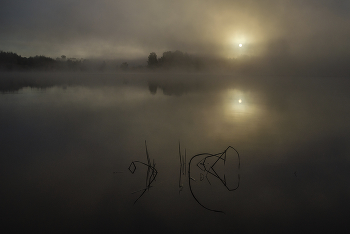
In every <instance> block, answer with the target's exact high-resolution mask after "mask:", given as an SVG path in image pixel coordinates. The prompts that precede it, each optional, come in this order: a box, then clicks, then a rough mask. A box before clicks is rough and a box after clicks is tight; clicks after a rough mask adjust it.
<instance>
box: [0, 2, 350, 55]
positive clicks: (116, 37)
mask: <svg viewBox="0 0 350 234" xmlns="http://www.w3.org/2000/svg"><path fill="white" fill-rule="evenodd" d="M349 7H350V4H349V2H348V1H344V0H336V1H332V2H331V3H330V2H329V1H314V0H307V1H286V0H284V1H277V0H269V1H257V0H247V1H228V0H218V1H198V0H186V1H184V0H179V1H176V2H174V1H160V0H153V1H130V0H128V1H126V0H125V1H124V0H119V1H108V0H101V1H92V0H86V1H76V0H72V1H56V0H55V1H49V2H48V1H43V0H34V1H23V0H11V1H10V0H4V1H1V3H0V30H1V32H2V33H1V36H0V45H1V48H0V49H1V50H3V51H13V52H17V53H19V54H21V55H22V56H33V55H45V56H49V57H53V58H55V57H57V56H60V55H62V54H65V55H66V56H68V57H76V58H82V57H83V58H88V57H103V58H121V59H136V58H145V57H147V55H148V54H149V53H150V52H155V53H157V54H158V55H161V54H162V53H163V52H165V51H175V50H181V51H183V52H187V53H190V54H193V55H201V56H202V55H210V56H217V57H222V58H236V57H238V56H240V55H250V56H262V57H266V56H268V57H271V56H272V57H274V56H278V57H283V58H284V57H287V58H288V57H289V56H293V57H296V58H297V59H303V60H306V61H309V60H312V59H315V58H320V57H321V58H324V59H328V60H337V58H339V59H340V60H341V59H343V58H344V57H346V58H348V56H349V51H350V48H349V47H350V46H349V43H348V40H349V37H350V29H349V27H348V25H349V23H350V22H349V20H350V16H349V14H347V13H348V12H349V10H350V9H349ZM239 43H242V44H243V47H242V48H239V47H238V44H239Z"/></svg>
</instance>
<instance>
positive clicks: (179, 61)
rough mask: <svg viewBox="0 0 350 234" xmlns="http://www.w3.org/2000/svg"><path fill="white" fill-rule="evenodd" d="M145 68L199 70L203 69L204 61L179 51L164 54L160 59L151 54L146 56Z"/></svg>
mask: <svg viewBox="0 0 350 234" xmlns="http://www.w3.org/2000/svg"><path fill="white" fill-rule="evenodd" d="M147 67H148V68H150V69H153V70H154V69H160V70H174V69H175V70H176V69H181V70H201V69H202V68H203V67H204V61H203V60H202V59H200V58H197V57H193V56H190V55H188V54H187V53H183V52H181V51H179V50H176V51H174V52H172V51H167V52H164V53H163V56H162V57H160V58H158V57H157V54H156V53H154V52H152V53H150V55H149V56H148V60H147Z"/></svg>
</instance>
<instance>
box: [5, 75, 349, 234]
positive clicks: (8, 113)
mask: <svg viewBox="0 0 350 234" xmlns="http://www.w3.org/2000/svg"><path fill="white" fill-rule="evenodd" d="M26 76H27V74H19V75H18V76H15V77H14V75H13V74H12V75H11V77H4V75H2V78H4V79H1V81H0V88H1V92H2V93H1V94H0V108H1V111H2V113H3V114H2V115H0V132H1V134H0V141H1V142H2V144H1V146H2V154H1V157H0V171H1V173H0V179H1V181H2V182H3V183H2V202H1V209H0V210H1V217H2V220H5V222H6V225H5V226H6V227H11V228H12V230H13V231H14V232H15V231H22V232H23V230H29V229H32V230H34V231H40V232H52V231H53V230H55V231H58V232H59V231H62V232H63V231H65V230H67V229H69V230H74V231H77V232H81V231H85V232H111V230H112V231H113V230H118V231H120V232H125V233H139V232H141V231H144V230H146V229H147V230H151V231H155V232H167V231H168V230H173V231H174V232H177V233H178V232H184V230H186V231H188V232H227V230H237V232H243V233H244V232H259V231H261V230H266V232H270V231H271V232H274V231H275V232H283V231H285V230H287V229H288V230H290V231H291V232H294V233H295V232H303V231H305V230H308V231H310V230H312V231H319V230H322V231H324V230H332V231H333V232H334V231H335V232H336V231H337V228H339V230H341V228H345V227H346V225H347V220H346V217H347V213H348V210H349V208H350V205H349V202H348V201H347V200H348V199H347V198H348V197H349V195H350V190H349V188H348V186H347V185H348V184H349V178H350V174H349V173H350V163H349V161H350V160H349V159H350V158H349V155H350V147H349V140H350V122H349V121H348V120H349V118H350V111H349V110H350V97H349V94H348V88H347V87H349V85H350V84H349V83H350V80H347V79H329V78H327V79H326V78H281V77H275V78H273V77H255V78H249V77H248V78H247V77H245V78H242V77H230V76H225V75H222V76H219V75H214V74H212V75H208V74H202V75H200V74H192V75H188V74H187V75H181V74H180V75H174V74H169V76H168V75H163V74H162V75H159V74H146V75H140V74H127V75H121V76H120V77H117V76H116V75H115V74H104V75H99V77H96V75H93V74H86V76H85V77H79V76H77V75H71V74H70V75H65V74H55V75H53V76H52V77H51V76H49V75H47V74H38V75H37V74H30V75H28V76H29V77H26ZM48 78H50V79H48ZM51 78H52V79H51ZM6 80H7V81H11V80H12V82H13V84H12V86H10V85H9V84H8V83H7V84H5V83H6V82H5V81H6ZM3 82H5V83H3ZM16 82H17V83H16ZM14 84H16V85H17V86H13V85H14ZM28 84H29V85H28ZM150 84H152V85H150ZM45 86H47V87H46V88H44V89H40V87H45ZM9 87H12V88H9ZM25 87H27V88H25ZM150 87H151V88H150ZM36 88H39V89H36ZM9 90H17V91H16V92H15V93H8V92H9ZM164 90H165V91H164ZM3 91H4V92H3ZM5 93H6V94H5ZM239 100H241V103H239ZM145 139H146V140H147V150H149V153H150V154H149V156H150V157H149V158H150V160H151V159H152V160H151V164H149V163H148V160H146V161H145V146H144V141H145ZM179 141H180V142H181V148H179V145H178V142H179ZM228 145H232V146H234V147H235V148H236V149H237V150H238V151H239V153H240V156H242V158H241V160H242V168H240V169H239V171H238V165H239V162H238V158H237V157H236V156H235V154H231V157H227V160H226V162H225V164H224V160H221V159H219V161H217V163H216V164H215V166H213V167H211V166H210V165H213V164H214V163H215V160H218V157H217V156H216V157H214V156H212V157H209V158H207V159H206V160H204V159H205V158H206V156H205V155H203V157H201V156H198V157H196V158H194V159H193V160H192V161H191V175H189V174H188V169H189V164H188V163H189V159H190V157H193V155H197V154H198V153H200V152H214V154H213V155H216V154H215V152H222V150H223V149H226V148H227V146H228ZM183 146H186V147H183ZM185 149H186V151H185ZM227 152H229V151H227ZM231 153H233V151H231ZM185 155H186V156H185ZM208 155H209V154H208ZM208 155H207V156H208ZM146 158H147V154H146ZM153 159H154V160H155V162H156V165H155V166H154V164H153V163H152V161H153ZM229 160H231V161H229ZM133 161H139V162H143V163H145V164H146V165H151V166H152V167H153V168H155V169H156V170H157V177H156V178H155V176H154V175H155V171H154V170H152V169H150V171H149V174H148V176H147V171H148V168H149V167H148V166H143V167H144V168H143V167H142V166H141V164H140V165H137V164H136V163H135V165H136V167H137V170H136V171H135V173H134V174H132V173H130V172H129V171H128V167H129V166H130V163H131V162H133ZM204 161H205V162H207V163H209V164H207V165H208V166H206V164H205V163H204ZM201 162H202V163H201ZM197 165H199V167H198V166H197ZM243 165H244V166H243ZM204 166H205V167H204ZM202 169H204V171H203V170H202ZM212 169H214V170H212ZM112 172H118V173H114V174H113V173H112ZM209 172H211V173H209ZM186 173H187V174H186ZM238 174H239V175H240V176H241V177H238ZM224 175H225V176H224ZM179 176H180V177H179ZM145 177H146V178H147V181H148V182H150V181H153V182H152V184H150V183H148V184H145ZM191 177H192V178H193V179H194V180H192V179H190V178H191ZM240 178H242V181H240ZM153 179H154V180H153ZM187 181H189V183H190V184H191V189H192V191H193V194H194V195H195V197H196V198H197V199H198V201H199V202H200V203H201V204H202V205H204V206H205V207H207V208H210V209H214V210H217V211H224V212H225V213H226V215H220V214H216V213H214V212H208V211H207V210H205V209H203V207H201V206H200V205H199V204H198V203H197V202H196V201H195V199H193V196H192V194H191V191H190V188H189V187H188V186H189V184H188V183H187ZM225 183H226V185H227V187H228V188H230V189H232V188H236V186H237V184H238V183H239V189H237V190H235V192H229V191H228V190H227V188H226V187H225ZM148 186H149V187H150V186H152V188H151V189H150V190H149V193H148V194H146V193H145V195H144V196H142V198H140V199H139V200H138V201H137V203H135V205H132V204H133V203H134V202H135V199H137V197H138V196H139V194H134V195H132V192H134V191H137V190H140V188H141V189H142V190H141V191H140V192H139V193H140V194H141V193H143V191H144V189H145V188H147V187H148ZM179 192H181V193H180V195H179ZM116 220H117V221H116ZM135 223H137V224H138V225H135ZM316 224H317V225H316ZM334 227H335V228H334Z"/></svg>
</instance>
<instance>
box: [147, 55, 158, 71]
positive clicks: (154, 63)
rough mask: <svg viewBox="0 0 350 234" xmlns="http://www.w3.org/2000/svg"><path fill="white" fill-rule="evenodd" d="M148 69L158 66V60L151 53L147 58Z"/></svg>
mask: <svg viewBox="0 0 350 234" xmlns="http://www.w3.org/2000/svg"><path fill="white" fill-rule="evenodd" d="M147 64H148V67H149V68H155V67H157V65H158V59H157V54H156V53H154V52H152V53H150V54H149V56H148V61H147Z"/></svg>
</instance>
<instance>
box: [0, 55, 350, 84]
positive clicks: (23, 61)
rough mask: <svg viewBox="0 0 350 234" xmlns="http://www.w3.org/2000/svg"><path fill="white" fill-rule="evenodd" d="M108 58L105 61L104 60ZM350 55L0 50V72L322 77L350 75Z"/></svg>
mask: <svg viewBox="0 0 350 234" xmlns="http://www.w3.org/2000/svg"><path fill="white" fill-rule="evenodd" d="M106 61H107V62H106ZM349 62H350V58H348V57H341V58H337V59H334V58H317V59H311V60H308V59H305V58H296V57H293V56H289V55H287V54H286V55H285V56H281V55H275V56H273V55H270V56H252V55H243V54H242V55H240V56H239V57H237V58H220V57H217V56H214V55H213V56H211V55H207V56H198V55H190V54H189V53H187V52H182V51H179V50H175V51H166V52H163V54H162V56H161V57H158V55H157V54H156V53H155V52H151V53H150V54H149V56H148V58H144V60H143V59H141V58H140V59H129V60H127V59H125V60H123V59H101V58H100V59H97V58H94V59H91V58H90V59H89V58H87V59H84V58H80V59H77V58H67V56H65V55H61V57H57V58H56V59H53V58H51V57H47V56H44V55H36V56H30V57H22V56H21V55H18V54H17V53H15V52H4V51H2V50H0V71H1V72H6V71H47V72H51V71H72V72H78V71H80V72H88V71H99V72H105V71H108V72H130V71H133V72H149V71H151V72H156V71H185V72H208V71H211V72H227V73H230V74H236V75H258V76H261V75H262V76H265V75H272V76H276V75H277V76H322V77H339V76H340V77H350V67H349V66H348V64H349Z"/></svg>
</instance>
